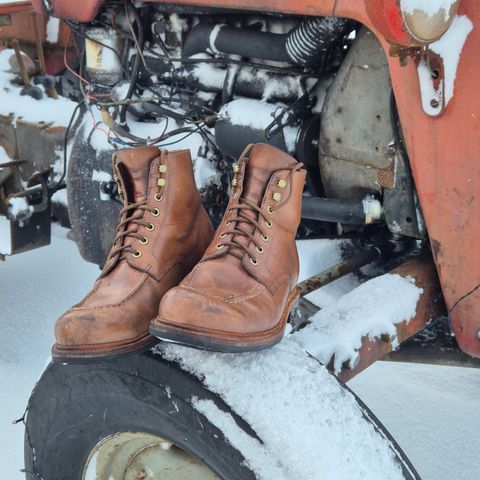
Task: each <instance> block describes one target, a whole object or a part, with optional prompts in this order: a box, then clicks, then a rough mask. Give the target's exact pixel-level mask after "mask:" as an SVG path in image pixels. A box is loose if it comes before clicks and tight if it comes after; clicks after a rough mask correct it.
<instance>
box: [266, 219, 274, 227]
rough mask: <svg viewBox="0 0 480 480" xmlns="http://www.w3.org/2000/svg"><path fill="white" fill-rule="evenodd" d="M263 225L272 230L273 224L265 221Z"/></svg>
mask: <svg viewBox="0 0 480 480" xmlns="http://www.w3.org/2000/svg"><path fill="white" fill-rule="evenodd" d="M265 225H266V226H267V228H272V226H273V223H272V222H267V221H265Z"/></svg>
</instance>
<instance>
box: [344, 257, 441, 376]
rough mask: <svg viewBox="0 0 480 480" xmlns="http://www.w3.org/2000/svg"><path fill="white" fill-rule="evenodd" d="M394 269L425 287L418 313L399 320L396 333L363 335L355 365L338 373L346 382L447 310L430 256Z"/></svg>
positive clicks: (418, 304)
mask: <svg viewBox="0 0 480 480" xmlns="http://www.w3.org/2000/svg"><path fill="white" fill-rule="evenodd" d="M390 273H394V274H398V275H401V276H402V277H411V278H413V279H414V281H415V285H416V286H417V287H419V288H422V289H423V293H422V295H421V297H420V299H419V300H418V303H417V310H416V314H415V316H414V317H413V318H412V319H410V320H409V321H403V322H401V323H399V324H397V326H396V327H397V334H396V336H395V337H390V336H389V335H384V336H382V337H381V338H372V339H371V338H368V337H364V338H363V339H362V347H361V348H360V349H359V350H358V353H359V355H358V360H357V362H356V365H355V366H354V368H352V369H347V368H346V369H344V370H343V371H342V372H341V373H340V374H339V375H338V377H339V378H340V379H341V380H342V381H344V382H346V381H348V380H350V379H352V378H353V377H354V376H355V375H357V374H359V373H360V372H361V371H362V370H364V369H365V368H367V367H369V366H370V365H371V364H372V363H374V362H376V361H377V360H380V359H382V358H383V357H384V356H385V355H387V354H388V353H390V352H391V351H392V350H394V349H395V346H397V345H401V344H402V343H403V342H405V341H406V340H408V339H409V338H411V337H412V336H414V335H416V334H417V333H419V332H420V331H422V330H423V329H424V328H425V327H426V325H427V324H428V323H429V322H430V321H431V320H432V319H434V318H436V317H438V316H440V315H441V314H442V313H443V314H444V313H445V310H444V305H443V301H442V296H441V292H440V287H439V283H438V279H437V273H436V270H435V266H434V264H433V261H432V260H431V258H429V257H423V258H416V259H412V260H408V261H407V262H405V263H404V264H403V265H401V266H399V267H397V268H395V269H394V270H392V271H391V272H390ZM394 301H396V299H394V298H386V299H385V302H394Z"/></svg>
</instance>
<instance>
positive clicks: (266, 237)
mask: <svg viewBox="0 0 480 480" xmlns="http://www.w3.org/2000/svg"><path fill="white" fill-rule="evenodd" d="M260 236H261V237H262V240H263V241H264V242H268V235H260Z"/></svg>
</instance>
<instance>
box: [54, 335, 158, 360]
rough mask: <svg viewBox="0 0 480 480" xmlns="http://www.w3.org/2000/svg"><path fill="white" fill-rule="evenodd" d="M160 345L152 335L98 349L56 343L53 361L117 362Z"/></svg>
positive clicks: (106, 345)
mask: <svg viewBox="0 0 480 480" xmlns="http://www.w3.org/2000/svg"><path fill="white" fill-rule="evenodd" d="M157 343H158V339H157V338H155V337H152V336H151V335H148V334H147V335H145V336H143V337H141V338H139V339H137V340H134V341H133V342H129V343H123V344H105V345H102V346H98V347H93V346H86V347H65V346H64V345H58V344H57V343H55V344H54V345H53V347H52V359H53V361H56V362H59V361H63V362H67V363H76V362H79V363H84V362H88V361H91V362H95V361H99V360H115V359H117V358H122V357H125V356H127V355H133V354H136V353H140V352H143V351H145V350H149V349H150V348H152V347H154V346H155V345H156V344H157Z"/></svg>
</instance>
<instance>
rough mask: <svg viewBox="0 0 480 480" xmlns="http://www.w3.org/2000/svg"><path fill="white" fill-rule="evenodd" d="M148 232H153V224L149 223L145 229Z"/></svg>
mask: <svg viewBox="0 0 480 480" xmlns="http://www.w3.org/2000/svg"><path fill="white" fill-rule="evenodd" d="M145 228H146V229H147V230H148V231H149V232H153V231H154V230H155V225H154V224H153V223H149V224H148V225H147V226H146V227H145Z"/></svg>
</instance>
